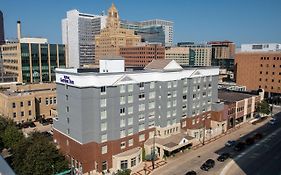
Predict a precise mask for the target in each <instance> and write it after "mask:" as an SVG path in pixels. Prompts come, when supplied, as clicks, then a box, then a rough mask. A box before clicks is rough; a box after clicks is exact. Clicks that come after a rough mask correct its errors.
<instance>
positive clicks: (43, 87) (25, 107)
mask: <svg viewBox="0 0 281 175" xmlns="http://www.w3.org/2000/svg"><path fill="white" fill-rule="evenodd" d="M56 103H57V100H56V84H54V83H43V84H29V85H17V84H13V85H11V86H10V88H9V89H7V90H4V91H1V92H0V114H1V115H2V116H3V117H5V118H8V119H11V120H13V121H14V122H16V123H23V122H27V121H34V120H35V119H39V118H50V117H51V110H54V109H56Z"/></svg>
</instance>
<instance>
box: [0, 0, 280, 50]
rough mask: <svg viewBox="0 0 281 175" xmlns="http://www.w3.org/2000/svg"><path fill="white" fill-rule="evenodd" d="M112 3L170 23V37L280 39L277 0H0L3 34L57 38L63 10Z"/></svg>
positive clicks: (125, 14) (123, 12)
mask: <svg viewBox="0 0 281 175" xmlns="http://www.w3.org/2000/svg"><path fill="white" fill-rule="evenodd" d="M112 3H114V4H115V5H116V7H117V9H118V11H119V16H120V17H121V19H126V20H130V21H142V20H147V19H155V18H157V19H165V20H170V21H173V22H174V38H173V42H174V43H177V42H184V41H193V42H196V43H204V42H207V41H212V40H230V41H233V42H235V43H236V44H237V46H238V47H239V45H240V44H243V43H266V42H267V43H268V42H272V43H273V42H274V43H281V0H110V1H109V0H1V2H0V10H1V11H2V12H3V13H4V26H5V37H6V39H15V38H16V36H17V35H16V22H17V20H21V23H22V36H25V37H45V38H47V39H48V40H49V42H50V43H61V20H62V19H63V18H65V17H66V12H67V11H68V10H72V9H77V10H79V11H80V12H83V13H90V14H101V13H102V11H105V12H107V9H108V8H109V7H110V6H111V4H112Z"/></svg>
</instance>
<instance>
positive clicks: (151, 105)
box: [148, 101, 155, 109]
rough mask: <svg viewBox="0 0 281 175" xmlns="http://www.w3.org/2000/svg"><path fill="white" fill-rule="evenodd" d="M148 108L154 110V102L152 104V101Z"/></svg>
mask: <svg viewBox="0 0 281 175" xmlns="http://www.w3.org/2000/svg"><path fill="white" fill-rule="evenodd" d="M148 108H149V109H154V108H155V102H154V101H153V102H150V103H149V107H148Z"/></svg>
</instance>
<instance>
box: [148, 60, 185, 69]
mask: <svg viewBox="0 0 281 175" xmlns="http://www.w3.org/2000/svg"><path fill="white" fill-rule="evenodd" d="M144 69H145V70H162V71H170V70H182V69H183V68H182V67H181V66H180V65H179V64H178V63H177V62H176V61H175V60H169V59H157V60H155V59H154V60H152V62H150V63H149V64H148V65H147V66H145V68H144Z"/></svg>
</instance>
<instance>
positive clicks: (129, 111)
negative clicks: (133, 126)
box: [128, 106, 133, 114]
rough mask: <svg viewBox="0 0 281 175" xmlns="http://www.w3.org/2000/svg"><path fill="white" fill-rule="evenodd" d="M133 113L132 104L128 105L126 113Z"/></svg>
mask: <svg viewBox="0 0 281 175" xmlns="http://www.w3.org/2000/svg"><path fill="white" fill-rule="evenodd" d="M132 113H133V106H130V107H128V114H132Z"/></svg>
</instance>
